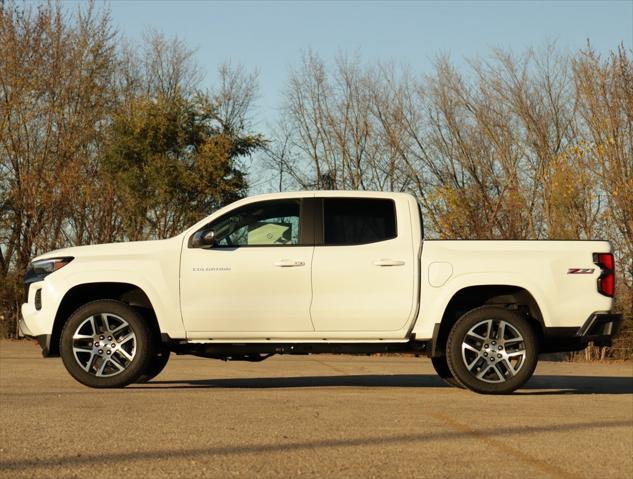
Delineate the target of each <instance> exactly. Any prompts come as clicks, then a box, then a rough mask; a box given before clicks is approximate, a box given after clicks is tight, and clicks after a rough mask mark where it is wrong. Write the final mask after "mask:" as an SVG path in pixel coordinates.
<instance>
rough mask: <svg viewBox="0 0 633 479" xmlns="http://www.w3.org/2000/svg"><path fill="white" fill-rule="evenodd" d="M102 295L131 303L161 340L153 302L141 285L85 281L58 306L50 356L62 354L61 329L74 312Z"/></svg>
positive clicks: (72, 290)
mask: <svg viewBox="0 0 633 479" xmlns="http://www.w3.org/2000/svg"><path fill="white" fill-rule="evenodd" d="M101 299H112V300H116V301H121V302H122V303H125V304H127V305H129V306H132V307H133V308H134V309H135V310H136V311H137V312H138V313H139V314H141V316H142V317H143V318H144V319H145V320H146V321H147V322H148V323H149V325H150V328H151V330H152V332H154V333H155V334H156V336H157V338H158V340H160V327H159V324H158V318H157V317H156V312H155V309H154V306H153V305H152V302H151V300H150V299H149V297H148V296H147V294H146V293H145V291H143V289H142V288H140V287H139V286H137V285H135V284H131V283H123V282H99V283H84V284H79V285H76V286H73V287H72V288H70V289H69V290H68V291H67V292H66V294H64V297H63V298H62V300H61V302H60V304H59V307H58V308H57V313H56V314H55V321H54V323H53V330H52V333H51V341H50V356H59V340H60V338H61V333H62V329H63V327H64V324H65V323H66V321H67V320H68V318H70V316H71V315H72V314H73V312H75V311H76V310H77V309H78V308H80V307H81V306H83V305H84V304H87V303H90V302H92V301H98V300H101Z"/></svg>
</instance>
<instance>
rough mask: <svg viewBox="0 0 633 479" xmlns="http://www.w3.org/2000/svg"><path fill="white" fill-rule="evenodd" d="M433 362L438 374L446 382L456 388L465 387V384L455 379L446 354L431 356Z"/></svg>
mask: <svg viewBox="0 0 633 479" xmlns="http://www.w3.org/2000/svg"><path fill="white" fill-rule="evenodd" d="M431 363H432V364H433V368H434V369H435V372H436V373H437V375H438V376H439V377H440V378H442V380H443V381H444V382H445V383H446V384H448V385H449V386H453V387H456V388H460V389H464V386H463V384H461V383H460V382H459V381H458V380H457V379H455V377H454V376H453V373H451V370H450V369H449V367H448V362H447V361H446V356H440V357H437V358H431Z"/></svg>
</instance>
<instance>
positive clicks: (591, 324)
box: [20, 191, 621, 394]
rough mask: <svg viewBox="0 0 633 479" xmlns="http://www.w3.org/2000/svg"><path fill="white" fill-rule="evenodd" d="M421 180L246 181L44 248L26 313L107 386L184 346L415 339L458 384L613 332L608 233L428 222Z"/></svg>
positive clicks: (361, 346)
mask: <svg viewBox="0 0 633 479" xmlns="http://www.w3.org/2000/svg"><path fill="white" fill-rule="evenodd" d="M422 226H423V225H422V215H421V211H420V208H419V206H418V204H417V202H416V200H415V198H414V197H412V196H410V195H407V194H404V193H382V192H343V191H317V192H300V193H282V194H270V195H262V196H256V197H251V198H246V199H243V200H240V201H237V202H235V203H233V204H231V205H229V206H226V207H224V208H222V209H220V210H218V211H216V212H215V213H213V214H212V215H211V216H209V217H207V218H205V219H203V220H202V221H200V222H199V223H197V224H195V225H193V226H192V227H191V228H189V229H187V230H186V231H185V232H183V233H182V234H180V235H178V236H176V237H173V238H170V239H165V240H157V241H140V242H129V243H116V244H104V245H93V246H81V247H73V248H67V249H61V250H57V251H52V252H50V253H47V254H44V255H41V256H39V257H37V258H35V259H34V260H33V261H32V263H31V264H30V267H29V270H28V272H27V274H26V277H25V283H26V285H27V290H28V293H27V296H28V299H27V302H26V303H24V304H23V305H22V316H23V319H21V321H20V328H21V331H22V332H23V334H24V335H26V336H32V337H35V338H37V339H38V341H39V343H40V345H41V347H42V350H43V355H44V356H61V358H62V360H63V362H64V365H65V366H66V368H67V370H68V372H69V373H70V374H71V375H72V376H73V377H74V378H75V379H76V380H78V381H80V382H81V383H83V384H85V385H88V386H91V387H122V386H125V385H128V384H131V383H134V382H143V381H148V380H150V379H152V378H153V377H155V376H156V375H157V374H159V373H160V372H161V371H162V369H163V368H164V367H165V365H166V364H167V361H168V359H169V355H170V353H176V354H193V355H196V356H202V357H208V358H217V359H224V360H247V361H261V360H263V359H266V358H267V357H269V356H271V355H273V354H315V353H326V352H330V353H331V352H334V353H375V352H392V351H394V352H395V351H412V352H415V353H420V354H422V353H424V354H426V355H428V356H429V357H430V358H431V359H432V362H433V365H434V367H435V369H436V371H437V373H438V374H439V375H440V376H441V377H442V378H443V379H445V380H446V381H447V382H449V383H450V384H452V385H454V386H457V387H465V388H468V389H471V390H473V391H476V392H479V393H488V394H504V393H510V392H512V391H514V390H515V389H517V388H519V387H520V386H522V385H523V384H524V383H525V382H526V381H527V380H528V379H529V378H530V376H531V375H532V373H533V371H534V368H535V367H536V363H537V360H538V355H539V353H544V352H556V351H571V350H578V349H582V348H584V347H586V346H587V344H588V343H589V342H593V343H596V344H600V345H608V344H610V341H611V338H612V336H613V335H614V334H616V332H617V329H618V326H619V324H620V321H621V316H619V315H616V314H612V313H611V312H610V311H611V308H612V305H613V295H614V281H615V279H614V278H615V273H614V262H613V256H612V252H611V247H610V244H609V243H608V242H604V241H451V240H446V241H445V240H424V239H423V229H422Z"/></svg>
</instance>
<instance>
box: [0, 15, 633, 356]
mask: <svg viewBox="0 0 633 479" xmlns="http://www.w3.org/2000/svg"><path fill="white" fill-rule="evenodd" d="M214 84H215V85H216V87H215V89H213V90H211V91H206V90H203V89H201V85H202V72H201V71H200V69H199V68H198V66H197V64H196V61H195V58H194V53H193V52H192V50H191V49H189V48H188V47H187V46H186V45H185V44H183V43H182V42H180V41H178V40H177V39H166V38H165V37H164V36H162V35H161V34H160V33H157V32H150V33H148V34H147V35H146V36H145V37H144V39H143V41H142V42H140V43H139V44H132V45H130V44H126V42H125V40H124V38H123V37H122V36H121V35H119V34H117V33H116V32H114V30H113V28H112V24H111V21H110V19H109V17H108V14H107V12H103V11H101V12H97V11H96V10H95V9H94V8H93V7H92V6H89V7H88V8H84V9H79V10H76V11H75V12H74V13H70V14H68V13H64V11H63V9H61V7H60V6H59V5H57V4H48V5H42V6H40V7H37V8H35V7H32V6H29V5H27V6H23V5H21V4H20V5H15V4H11V5H9V6H6V5H5V6H4V7H0V103H1V104H2V115H1V117H0V191H1V203H0V242H1V244H2V247H1V248H0V284H1V285H2V286H1V289H0V301H1V307H2V309H3V312H2V313H0V314H2V315H4V318H5V320H4V321H3V322H1V323H0V324H4V325H5V328H7V330H10V331H14V324H15V322H14V321H15V317H16V314H17V307H18V305H19V303H20V302H21V296H22V291H21V276H22V274H23V271H24V269H25V267H26V265H27V263H28V261H29V260H30V258H32V257H33V256H35V255H36V254H38V253H41V252H43V251H46V250H50V249H54V248H57V247H60V246H65V245H72V244H88V243H99V242H108V241H118V240H134V239H142V238H160V237H167V236H170V235H173V234H175V233H177V232H179V231H181V230H182V229H183V228H184V227H186V226H187V225H189V224H191V223H193V222H194V221H195V220H197V219H198V218H200V217H202V216H204V215H205V214H208V213H209V212H210V211H211V210H213V209H214V208H216V207H218V206H219V205H221V204H225V203H227V202H230V201H232V200H233V199H235V198H238V197H240V196H243V195H244V194H246V192H247V190H248V187H249V184H248V181H247V180H248V173H249V172H250V173H252V174H257V173H254V170H253V169H252V167H251V166H249V164H248V162H246V159H248V158H250V157H251V155H255V158H256V160H257V161H256V163H257V164H259V165H260V168H261V167H262V166H263V167H264V168H266V170H267V172H266V174H264V175H262V176H264V177H265V176H268V177H270V175H273V177H274V178H275V180H274V186H273V185H271V187H274V189H277V188H279V189H289V188H293V189H295V188H321V189H323V188H328V189H377V190H394V191H408V192H412V193H413V194H415V195H416V197H417V198H418V199H419V201H420V203H421V205H422V207H423V209H424V214H425V221H426V225H425V227H426V230H427V235H428V236H432V237H441V238H471V239H475V238H512V239H523V238H533V239H534V238H537V239H548V238H550V239H590V238H606V239H609V240H610V241H612V242H613V244H614V247H615V248H616V251H617V253H618V254H617V262H618V283H617V288H618V294H619V300H618V301H619V303H618V307H619V308H620V309H621V310H623V311H625V312H626V313H627V315H628V316H629V317H630V316H631V315H632V314H633V151H632V150H633V148H632V145H633V63H632V57H631V52H630V51H628V50H626V49H625V48H624V47H623V46H620V47H618V46H617V45H614V50H613V51H612V52H611V54H609V55H602V56H601V55H599V54H598V53H597V52H595V51H594V50H593V49H592V48H591V46H590V45H588V46H587V47H586V48H584V49H583V50H581V51H578V52H571V53H568V52H562V51H560V50H559V49H557V48H556V47H555V46H550V47H546V48H543V49H540V50H527V51H525V52H522V53H520V54H516V53H513V52H509V51H504V50H493V51H491V52H489V54H487V56H486V57H484V58H481V59H471V60H470V61H468V62H467V63H466V64H465V66H460V67H459V68H458V67H456V66H455V64H454V63H452V62H451V61H450V60H449V59H448V58H439V59H438V60H437V62H436V64H435V66H434V68H433V71H432V72H430V73H429V74H428V75H426V76H423V77H421V76H419V75H416V74H413V73H412V72H411V70H410V69H409V68H407V67H406V66H400V65H396V64H393V63H372V64H366V63H364V62H363V61H362V59H361V58H359V57H354V56H352V57H347V56H345V55H341V56H340V57H339V58H338V59H337V60H336V61H335V62H334V63H328V62H325V61H324V60H322V59H321V58H320V57H319V56H318V55H317V54H315V53H313V52H309V53H307V54H306V55H305V56H304V58H303V61H302V62H301V64H299V65H298V66H297V67H296V68H294V69H293V70H292V71H291V72H290V74H289V78H288V81H287V84H286V85H285V86H284V85H280V88H283V95H282V98H283V103H282V105H280V106H281V114H280V119H279V122H278V124H277V125H276V126H275V127H274V128H273V129H271V131H270V132H269V134H268V135H267V138H264V136H263V135H261V134H258V133H256V132H253V131H252V128H250V125H251V124H250V123H249V117H250V113H251V107H252V104H253V100H254V97H255V94H256V91H257V78H256V76H255V75H254V74H251V73H249V72H247V71H246V70H244V69H243V68H241V67H239V66H235V65H230V64H227V65H222V66H220V68H219V71H218V79H217V81H216V82H215V83H214ZM629 338H630V336H629ZM620 346H621V347H626V348H629V353H628V354H630V350H631V349H633V345H632V344H627V345H624V346H622V345H621V344H620V345H619V346H618V347H620Z"/></svg>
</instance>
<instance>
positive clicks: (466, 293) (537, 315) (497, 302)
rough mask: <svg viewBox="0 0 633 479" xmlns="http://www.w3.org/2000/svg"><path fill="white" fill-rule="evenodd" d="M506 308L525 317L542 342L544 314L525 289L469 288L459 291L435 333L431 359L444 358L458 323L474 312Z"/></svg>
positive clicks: (499, 286) (516, 287) (499, 287)
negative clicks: (454, 327)
mask: <svg viewBox="0 0 633 479" xmlns="http://www.w3.org/2000/svg"><path fill="white" fill-rule="evenodd" d="M492 305H494V306H502V307H505V308H508V309H510V310H516V311H517V312H519V313H520V314H521V315H522V316H523V317H525V318H526V319H527V320H528V322H529V324H530V325H531V326H532V328H533V329H534V332H535V334H536V337H537V339H538V341H539V343H540V342H542V340H543V337H544V328H545V323H544V320H543V313H542V311H541V308H540V307H539V304H538V302H537V301H536V299H535V298H534V296H533V295H532V294H531V293H530V292H529V291H528V290H527V289H525V288H523V287H520V286H514V285H504V284H499V285H484V286H468V287H465V288H462V289H460V290H459V291H457V292H456V293H455V294H454V295H453V296H452V297H451V299H450V301H449V302H448V304H447V306H446V309H445V310H444V314H443V315H442V320H441V322H440V324H439V326H438V325H436V328H435V329H434V331H433V338H432V341H431V348H430V354H429V355H430V356H431V357H440V356H444V355H445V352H446V341H447V340H448V335H449V333H450V331H451V328H452V327H453V325H454V324H455V323H456V322H457V320H458V319H459V318H460V317H462V316H463V315H464V314H466V313H467V312H469V311H472V310H473V309H476V308H479V307H482V306H492Z"/></svg>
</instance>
